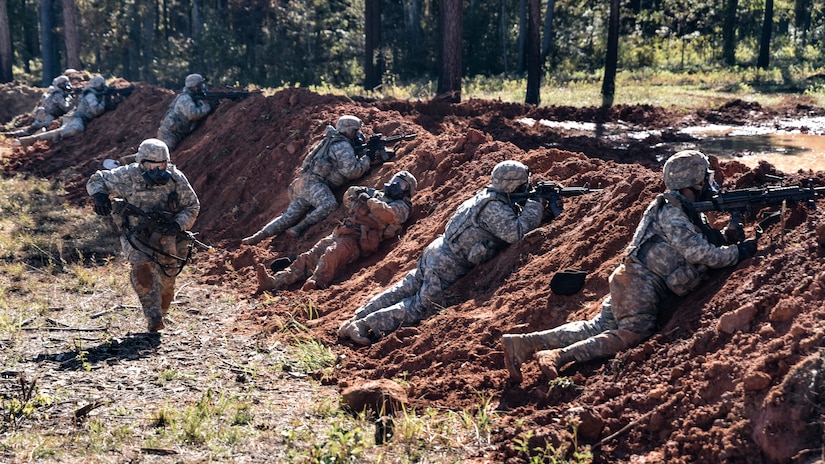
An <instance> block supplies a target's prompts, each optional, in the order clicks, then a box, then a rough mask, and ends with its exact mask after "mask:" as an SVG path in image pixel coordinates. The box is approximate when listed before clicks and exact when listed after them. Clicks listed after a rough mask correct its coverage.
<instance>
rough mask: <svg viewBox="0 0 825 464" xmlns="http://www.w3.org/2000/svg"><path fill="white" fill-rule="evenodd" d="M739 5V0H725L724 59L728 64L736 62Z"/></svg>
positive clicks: (723, 26)
mask: <svg viewBox="0 0 825 464" xmlns="http://www.w3.org/2000/svg"><path fill="white" fill-rule="evenodd" d="M738 6H739V1H738V0H725V14H724V22H723V24H722V59H723V60H724V61H725V64H726V65H728V66H733V65H735V64H736V10H737V8H738Z"/></svg>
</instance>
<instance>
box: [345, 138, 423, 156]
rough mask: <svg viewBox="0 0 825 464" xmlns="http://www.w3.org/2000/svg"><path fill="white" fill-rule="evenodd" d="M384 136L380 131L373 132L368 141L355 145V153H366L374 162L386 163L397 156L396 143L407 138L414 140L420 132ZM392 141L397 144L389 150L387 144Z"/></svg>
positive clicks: (359, 154) (358, 154)
mask: <svg viewBox="0 0 825 464" xmlns="http://www.w3.org/2000/svg"><path fill="white" fill-rule="evenodd" d="M383 137H384V135H383V134H381V133H380V132H379V133H377V134H372V135H371V136H370V139H369V140H367V142H366V143H362V144H361V145H356V146H355V155H356V156H361V155H363V154H364V153H366V154H367V156H369V158H370V160H372V162H374V163H384V162H387V161H389V160H391V159H392V157H393V156H395V145H398V144H400V143H401V142H403V141H405V140H412V139H414V138H416V137H418V134H402V135H393V136H392V137H387V138H383ZM391 143H394V144H395V145H394V146H393V150H392V151H387V145H389V144H391Z"/></svg>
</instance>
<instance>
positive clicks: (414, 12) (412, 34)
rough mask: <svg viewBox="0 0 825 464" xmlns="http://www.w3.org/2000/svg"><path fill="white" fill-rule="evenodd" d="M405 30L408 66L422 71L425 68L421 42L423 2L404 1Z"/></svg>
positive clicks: (417, 0) (415, 0)
mask: <svg viewBox="0 0 825 464" xmlns="http://www.w3.org/2000/svg"><path fill="white" fill-rule="evenodd" d="M404 22H405V24H404V30H405V31H406V34H407V40H406V45H407V56H409V59H408V61H407V65H408V66H409V67H411V68H412V69H417V70H420V69H422V68H423V67H424V49H423V47H421V41H422V39H423V36H424V33H423V31H422V28H421V0H405V1H404Z"/></svg>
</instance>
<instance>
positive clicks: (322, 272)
mask: <svg viewBox="0 0 825 464" xmlns="http://www.w3.org/2000/svg"><path fill="white" fill-rule="evenodd" d="M358 242H359V241H358V236H357V235H352V234H348V235H336V234H330V235H327V236H326V237H324V238H322V239H321V240H319V241H318V242H316V243H315V245H314V246H313V247H312V248H310V249H309V250H308V251H305V252H303V253H301V254H300V255H298V257H297V258H296V259H295V261H294V262H293V263H292V264H290V265H289V267H288V268H286V269H284V270H283V271H280V272H278V273H276V274H275V275H274V276H273V283H274V284H275V285H276V287H275V288H276V289H281V288H284V287H287V286H289V285H292V284H294V283H295V282H299V281H301V280H304V279H308V278H309V277H312V280H314V281H315V283H316V285H317V287H318V288H326V287H329V284H330V283H331V282H332V280H333V279H334V278H335V276H336V275H337V274H338V271H339V270H341V269H343V267H344V266H346V265H347V264H349V263H351V262H353V261H355V260H356V259H358V258H360V257H361V248H360V247H359V244H358Z"/></svg>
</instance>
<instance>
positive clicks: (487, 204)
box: [444, 187, 544, 265]
mask: <svg viewBox="0 0 825 464" xmlns="http://www.w3.org/2000/svg"><path fill="white" fill-rule="evenodd" d="M543 215H544V207H543V206H542V204H541V202H538V201H535V200H527V202H526V203H525V204H524V206H523V207H521V206H519V205H516V204H514V203H512V202H510V200H509V199H508V198H507V195H506V194H504V193H501V192H498V191H496V190H494V189H493V188H491V187H487V188H485V189H483V190H481V191H480V192H478V193H477V194H476V195H475V196H474V197H472V198H470V199H468V200H466V201H465V202H464V203H462V204H461V205H460V206H459V207H458V209H457V210H456V212H455V214H453V217H452V218H450V220H449V222H447V227H446V229H445V231H444V243H445V244H446V245H447V247H448V248H449V249H450V251H451V252H452V253H453V254H455V255H456V256H458V257H460V258H463V259H464V260H466V261H467V262H469V263H470V264H472V265H478V264H480V263H483V262H484V261H487V260H488V259H490V258H492V257H493V256H495V255H496V253H498V252H499V251H500V250H501V249H502V248H504V247H505V246H506V245H507V244H511V243H515V242H517V241H519V240H521V239H522V238H523V237H524V235H525V234H526V233H527V232H530V231H531V230H533V229H535V228H536V227H538V226H539V225H540V224H541V220H542V217H543Z"/></svg>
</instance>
